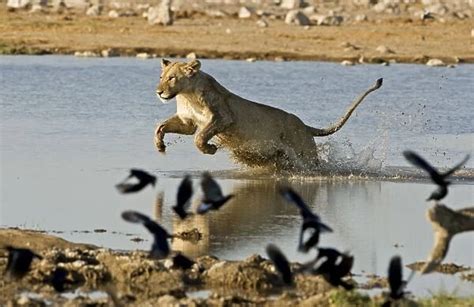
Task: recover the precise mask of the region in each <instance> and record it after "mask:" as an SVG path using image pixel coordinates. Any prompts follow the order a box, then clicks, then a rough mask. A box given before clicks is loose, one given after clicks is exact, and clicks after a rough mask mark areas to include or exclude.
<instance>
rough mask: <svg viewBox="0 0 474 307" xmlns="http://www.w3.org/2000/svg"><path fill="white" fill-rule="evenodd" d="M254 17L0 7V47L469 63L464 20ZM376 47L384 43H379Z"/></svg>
mask: <svg viewBox="0 0 474 307" xmlns="http://www.w3.org/2000/svg"><path fill="white" fill-rule="evenodd" d="M256 22H257V18H248V19H239V18H237V17H235V16H232V15H228V16H227V17H223V18H213V17H209V16H207V15H205V14H188V15H187V17H186V18H184V17H183V18H178V19H176V21H175V23H174V24H173V25H172V26H168V27H165V26H157V25H155V26H150V25H148V23H147V21H146V19H144V18H142V17H139V16H131V17H121V18H110V17H107V16H97V17H89V16H85V15H84V14H83V13H82V14H79V13H74V12H69V13H63V14H53V13H35V14H32V13H28V12H27V11H15V12H8V11H7V9H6V7H5V6H4V5H1V6H0V53H3V54H74V52H76V51H91V52H92V54H93V53H95V54H97V55H100V54H101V51H103V50H106V49H110V50H109V55H130V56H135V55H136V54H137V53H142V52H147V53H149V54H150V55H155V56H180V57H184V56H186V55H187V54H188V53H190V52H195V53H196V55H197V56H198V57H199V58H225V59H248V58H254V59H270V60H275V59H277V60H282V59H287V60H321V61H342V60H351V61H358V60H359V59H362V60H363V61H365V62H375V63H380V62H387V61H389V60H392V61H397V62H405V63H426V62H427V61H428V60H429V59H431V58H438V59H442V60H443V61H444V62H445V63H457V62H459V61H464V62H470V63H473V62H474V53H473V52H472V47H471V44H470V43H469V42H470V41H471V42H472V38H471V37H470V33H471V27H472V23H471V21H470V20H469V19H455V18H450V19H446V20H442V21H439V20H437V19H436V20H427V21H422V20H420V19H417V18H414V17H410V16H391V17H390V18H379V19H369V20H368V21H362V22H344V23H342V24H341V25H340V26H307V27H302V26H296V25H288V24H285V22H284V20H282V19H281V18H278V19H272V20H268V21H267V22H268V27H259V26H258V25H257V23H256ZM381 45H383V46H384V47H386V48H385V49H384V47H383V48H379V49H378V50H377V48H378V47H380V46H381Z"/></svg>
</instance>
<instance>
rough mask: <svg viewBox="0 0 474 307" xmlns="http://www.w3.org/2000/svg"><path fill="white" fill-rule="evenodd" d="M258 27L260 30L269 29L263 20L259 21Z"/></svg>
mask: <svg viewBox="0 0 474 307" xmlns="http://www.w3.org/2000/svg"><path fill="white" fill-rule="evenodd" d="M257 26H259V27H260V28H266V27H268V22H266V21H265V20H263V19H259V20H258V21H257Z"/></svg>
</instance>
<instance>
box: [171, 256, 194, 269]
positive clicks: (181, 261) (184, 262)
mask: <svg viewBox="0 0 474 307" xmlns="http://www.w3.org/2000/svg"><path fill="white" fill-rule="evenodd" d="M171 260H172V261H173V268H178V269H181V270H188V269H190V268H192V266H193V265H194V261H192V260H191V259H189V258H188V257H186V256H184V255H182V254H179V253H178V254H176V255H174V256H173V257H171Z"/></svg>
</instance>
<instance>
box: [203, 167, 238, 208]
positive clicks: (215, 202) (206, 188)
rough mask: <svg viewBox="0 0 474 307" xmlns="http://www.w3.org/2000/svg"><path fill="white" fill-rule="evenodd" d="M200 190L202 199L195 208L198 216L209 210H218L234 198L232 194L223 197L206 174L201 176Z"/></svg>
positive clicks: (216, 185)
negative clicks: (202, 195)
mask: <svg viewBox="0 0 474 307" xmlns="http://www.w3.org/2000/svg"><path fill="white" fill-rule="evenodd" d="M201 188H202V191H203V192H204V198H203V200H202V203H201V204H200V205H199V207H198V208H197V213H198V214H204V213H207V212H208V211H209V210H219V208H220V207H222V206H223V205H224V204H225V203H226V202H227V201H228V200H229V199H231V198H232V197H234V195H233V194H229V195H227V196H224V195H223V194H222V190H221V187H220V186H219V184H218V183H217V182H216V181H215V180H214V178H212V176H211V174H209V173H208V172H204V173H203V174H202V178H201Z"/></svg>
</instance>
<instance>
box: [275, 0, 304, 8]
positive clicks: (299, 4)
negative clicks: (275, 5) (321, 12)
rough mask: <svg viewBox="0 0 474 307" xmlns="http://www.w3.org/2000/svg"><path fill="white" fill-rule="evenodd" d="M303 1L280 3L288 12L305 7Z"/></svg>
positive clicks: (283, 0)
mask: <svg viewBox="0 0 474 307" xmlns="http://www.w3.org/2000/svg"><path fill="white" fill-rule="evenodd" d="M303 5H304V1H303V0H282V1H281V2H280V7H281V8H284V9H288V10H294V9H299V8H301V7H303Z"/></svg>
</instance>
